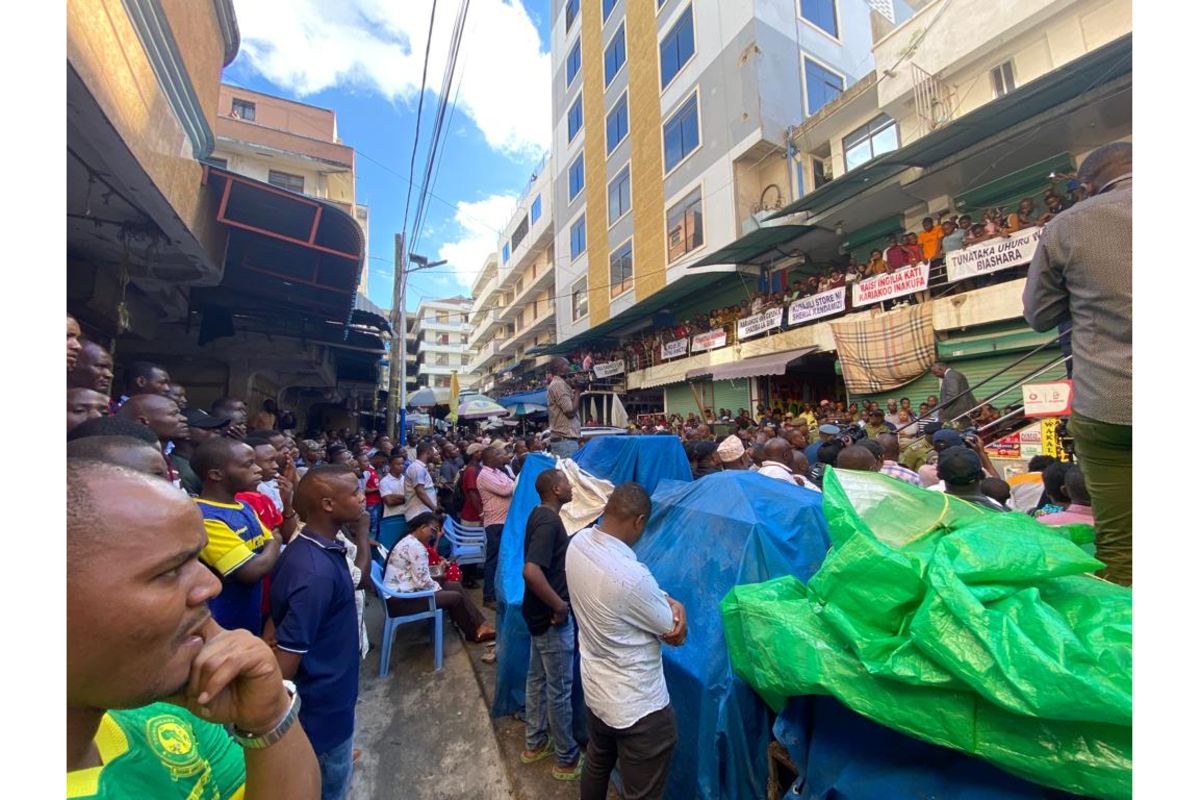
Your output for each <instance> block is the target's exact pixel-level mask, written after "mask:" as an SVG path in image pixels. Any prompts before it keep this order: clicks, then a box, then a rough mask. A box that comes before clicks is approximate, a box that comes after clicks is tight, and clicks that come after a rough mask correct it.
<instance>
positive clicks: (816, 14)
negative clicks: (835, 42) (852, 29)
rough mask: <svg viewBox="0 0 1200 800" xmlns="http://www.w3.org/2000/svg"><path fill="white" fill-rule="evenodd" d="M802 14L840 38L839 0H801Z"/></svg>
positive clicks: (818, 26)
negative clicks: (838, 21) (838, 24)
mask: <svg viewBox="0 0 1200 800" xmlns="http://www.w3.org/2000/svg"><path fill="white" fill-rule="evenodd" d="M800 16H802V17H804V19H806V20H807V21H809V22H811V23H812V24H813V25H814V26H815V27H817V28H820V29H821V30H823V31H825V32H826V33H828V34H829V35H830V36H832V37H833V38H835V39H836V38H838V26H837V0H800Z"/></svg>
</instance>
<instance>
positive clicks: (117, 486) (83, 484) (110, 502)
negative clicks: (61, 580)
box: [67, 436, 193, 582]
mask: <svg viewBox="0 0 1200 800" xmlns="http://www.w3.org/2000/svg"><path fill="white" fill-rule="evenodd" d="M105 438H107V439H117V438H122V437H100V436H94V437H89V438H87V439H79V440H78V441H77V442H72V443H71V444H72V445H76V446H79V445H84V444H86V443H88V442H92V441H95V440H96V439H105ZM139 445H140V443H139ZM131 446H132V445H131ZM140 446H142V447H145V446H146V445H140ZM160 460H161V459H160ZM147 501H151V502H154V503H166V504H171V503H174V504H175V505H177V506H180V507H181V508H186V507H187V506H190V505H193V504H192V502H191V500H189V499H188V497H187V495H185V494H182V493H181V492H180V491H179V490H178V489H176V488H175V487H174V486H173V485H171V484H170V483H168V482H167V481H164V480H162V479H161V478H159V477H157V476H155V475H151V474H149V473H147V472H143V471H141V470H138V469H134V468H131V467H128V466H125V465H123V464H117V463H111V462H106V461H101V460H98V459H95V458H89V457H73V456H72V455H71V454H70V453H68V455H67V549H68V553H69V554H70V557H69V558H68V559H67V566H68V570H67V572H68V582H69V578H70V566H71V564H72V563H75V562H76V558H75V555H76V554H77V553H79V552H80V551H81V550H88V551H90V549H91V548H92V547H103V546H105V545H106V541H105V540H106V539H107V538H108V537H111V536H118V537H119V536H122V535H123V534H122V531H123V530H124V529H125V527H126V526H127V525H129V526H136V525H137V524H138V523H137V516H138V513H139V512H138V511H137V509H138V508H140V507H142V506H141V504H142V503H146V502H147Z"/></svg>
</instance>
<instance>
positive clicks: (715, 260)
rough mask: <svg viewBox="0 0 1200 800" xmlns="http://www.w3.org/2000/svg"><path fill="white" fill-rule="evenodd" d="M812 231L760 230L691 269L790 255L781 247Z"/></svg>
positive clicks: (778, 227) (808, 228)
mask: <svg viewBox="0 0 1200 800" xmlns="http://www.w3.org/2000/svg"><path fill="white" fill-rule="evenodd" d="M811 230H813V226H812V225H773V226H770V227H766V228H759V229H758V230H756V231H752V232H750V233H748V234H746V235H745V236H743V237H742V238H740V239H735V240H734V241H733V242H732V243H730V244H727V245H725V246H724V247H722V248H721V249H720V250H717V251H716V252H715V253H713V254H712V255H709V256H707V257H705V258H702V259H700V260H699V261H697V262H696V263H695V264H692V265H690V268H696V267H711V266H714V265H716V264H751V263H753V262H754V260H755V259H756V258H758V257H760V256H762V255H764V254H766V253H774V254H776V255H777V256H778V255H788V254H787V253H784V252H782V251H780V250H779V247H780V246H781V245H782V244H784V243H785V242H790V241H792V240H793V239H796V238H798V237H799V236H801V235H803V234H805V233H808V232H809V231H811Z"/></svg>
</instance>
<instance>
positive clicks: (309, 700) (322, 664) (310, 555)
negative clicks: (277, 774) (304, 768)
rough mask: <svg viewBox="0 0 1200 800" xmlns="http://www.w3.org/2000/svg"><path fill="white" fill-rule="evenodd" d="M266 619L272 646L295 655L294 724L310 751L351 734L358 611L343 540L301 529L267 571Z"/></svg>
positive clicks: (355, 697)
mask: <svg viewBox="0 0 1200 800" xmlns="http://www.w3.org/2000/svg"><path fill="white" fill-rule="evenodd" d="M271 619H272V620H274V622H275V634H276V638H277V640H278V642H279V649H281V650H286V651H288V652H290V653H299V654H300V668H299V669H298V670H297V671H296V677H295V681H296V689H297V691H298V692H299V693H300V698H301V701H302V702H301V704H300V724H301V725H303V726H304V732H305V733H307V734H308V739H309V741H310V742H311V743H312V746H313V750H314V751H315V752H316V753H317V754H320V753H324V752H327V751H329V750H331V749H333V748H334V747H336V746H338V745H340V744H342V743H343V742H345V741H346V740H347V739H349V738H350V737H351V735H353V733H354V704H355V702H357V700H358V663H359V659H360V652H359V647H358V613H357V611H356V610H355V604H354V585H353V583H352V582H351V579H350V568H349V566H348V565H347V564H346V547H345V545H343V544H342V543H341V542H339V541H337V540H335V539H326V538H325V537H324V536H322V535H321V534H319V533H317V532H315V531H312V530H309V529H308V528H304V529H303V530H301V531H300V532H299V533H298V534H296V536H295V538H293V539H292V541H291V542H290V543H289V544H288V546H287V547H286V548H285V549H284V551H283V554H282V555H280V557H279V563H278V565H277V566H276V567H275V572H274V574H273V575H272V577H271Z"/></svg>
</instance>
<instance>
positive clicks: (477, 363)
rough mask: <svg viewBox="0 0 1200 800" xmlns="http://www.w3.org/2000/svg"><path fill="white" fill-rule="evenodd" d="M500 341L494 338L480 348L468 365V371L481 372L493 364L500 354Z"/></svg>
mask: <svg viewBox="0 0 1200 800" xmlns="http://www.w3.org/2000/svg"><path fill="white" fill-rule="evenodd" d="M499 351H500V343H499V342H497V341H495V340H493V341H490V342H488V343H487V344H485V345H483V346H482V347H480V348H479V351H478V352H477V353H476V354H475V356H474V357H473V358H472V359H471V363H470V364H468V365H467V368H468V371H470V372H477V373H481V372H484V371H485V370H486V369H487V368H488V367H489V366H490V365H491V364H493V363H494V362H495V361H496V360H497V359H498V358H499V357H500V356H499Z"/></svg>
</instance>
